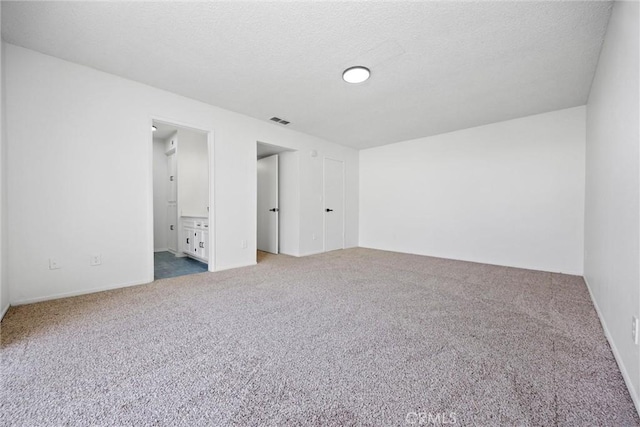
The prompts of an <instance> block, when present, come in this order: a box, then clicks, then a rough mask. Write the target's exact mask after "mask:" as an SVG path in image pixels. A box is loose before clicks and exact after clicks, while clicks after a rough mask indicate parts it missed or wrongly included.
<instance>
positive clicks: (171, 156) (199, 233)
mask: <svg viewBox="0 0 640 427" xmlns="http://www.w3.org/2000/svg"><path fill="white" fill-rule="evenodd" d="M152 134H153V138H152V139H153V277H154V280H158V279H165V278H169V277H177V276H184V275H188V274H195V273H202V272H205V271H208V270H209V268H208V264H209V260H210V259H212V256H211V248H210V247H211V246H212V245H210V244H209V242H210V240H212V239H210V238H209V234H210V230H209V220H210V212H209V211H210V209H209V207H210V203H209V200H210V188H209V182H210V177H209V170H210V161H209V155H210V153H209V149H210V147H209V132H206V131H201V130H197V129H193V128H187V127H184V126H179V125H175V124H171V123H167V122H161V121H156V120H154V121H153V123H152Z"/></svg>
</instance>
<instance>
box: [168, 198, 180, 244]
mask: <svg viewBox="0 0 640 427" xmlns="http://www.w3.org/2000/svg"><path fill="white" fill-rule="evenodd" d="M167 223H168V224H169V232H168V235H167V248H169V250H170V251H172V252H174V253H177V252H178V207H177V206H176V204H175V203H169V204H168V205H167Z"/></svg>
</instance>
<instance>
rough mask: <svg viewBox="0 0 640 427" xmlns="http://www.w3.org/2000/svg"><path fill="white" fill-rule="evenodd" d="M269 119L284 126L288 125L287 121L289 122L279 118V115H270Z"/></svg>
mask: <svg viewBox="0 0 640 427" xmlns="http://www.w3.org/2000/svg"><path fill="white" fill-rule="evenodd" d="M269 120H271V121H272V122H276V123H280V124H281V125H285V126H286V125H288V124H289V123H291V122H289V121H287V120H283V119H281V118H279V117H271V118H270V119H269Z"/></svg>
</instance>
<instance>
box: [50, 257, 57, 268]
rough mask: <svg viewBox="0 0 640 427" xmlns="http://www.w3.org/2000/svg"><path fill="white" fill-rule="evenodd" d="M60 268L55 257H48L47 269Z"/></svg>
mask: <svg viewBox="0 0 640 427" xmlns="http://www.w3.org/2000/svg"><path fill="white" fill-rule="evenodd" d="M59 268H60V263H59V262H58V260H57V259H56V258H49V270H57V269H59Z"/></svg>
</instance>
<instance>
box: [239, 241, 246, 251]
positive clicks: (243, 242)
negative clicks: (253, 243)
mask: <svg viewBox="0 0 640 427" xmlns="http://www.w3.org/2000/svg"><path fill="white" fill-rule="evenodd" d="M240 247H241V248H242V249H247V241H246V240H242V241H241V242H240Z"/></svg>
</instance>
